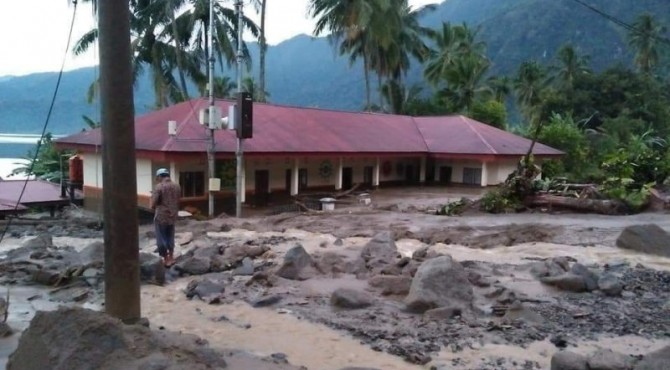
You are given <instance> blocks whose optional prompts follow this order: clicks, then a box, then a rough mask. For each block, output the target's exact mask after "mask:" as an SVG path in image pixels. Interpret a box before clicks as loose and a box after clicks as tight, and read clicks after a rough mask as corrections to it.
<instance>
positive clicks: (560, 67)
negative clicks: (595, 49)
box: [549, 44, 591, 90]
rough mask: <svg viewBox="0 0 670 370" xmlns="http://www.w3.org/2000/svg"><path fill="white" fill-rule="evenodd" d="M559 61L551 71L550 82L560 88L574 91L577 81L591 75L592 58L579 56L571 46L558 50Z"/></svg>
mask: <svg viewBox="0 0 670 370" xmlns="http://www.w3.org/2000/svg"><path fill="white" fill-rule="evenodd" d="M557 61H558V64H557V65H554V66H551V67H550V69H549V71H550V73H551V75H550V79H549V82H553V83H554V84H555V85H557V86H558V87H559V88H562V89H566V90H572V88H573V87H574V84H575V80H576V79H578V78H579V77H580V76H584V75H588V74H590V73H591V68H589V62H590V58H589V57H588V56H581V55H579V54H578V53H577V51H576V50H575V48H574V47H573V46H572V45H570V44H568V45H564V46H563V47H561V48H560V49H559V50H558V54H557Z"/></svg>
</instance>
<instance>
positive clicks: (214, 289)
mask: <svg viewBox="0 0 670 370" xmlns="http://www.w3.org/2000/svg"><path fill="white" fill-rule="evenodd" d="M225 290H226V288H225V286H224V284H223V283H221V282H217V281H213V280H210V279H203V280H193V281H191V282H190V283H188V286H187V287H186V291H185V293H186V298H188V299H192V298H194V297H198V298H200V299H201V300H203V301H205V302H207V303H209V304H215V303H221V299H222V298H223V293H224V292H225Z"/></svg>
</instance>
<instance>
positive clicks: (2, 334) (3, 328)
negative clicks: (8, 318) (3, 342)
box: [0, 322, 14, 338]
mask: <svg viewBox="0 0 670 370" xmlns="http://www.w3.org/2000/svg"><path fill="white" fill-rule="evenodd" d="M12 334H14V331H13V330H12V328H11V327H10V326H9V324H7V323H6V322H0V338H6V337H8V336H10V335H12Z"/></svg>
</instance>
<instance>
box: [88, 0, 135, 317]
mask: <svg viewBox="0 0 670 370" xmlns="http://www.w3.org/2000/svg"><path fill="white" fill-rule="evenodd" d="M98 7H99V8H98V9H99V10H98V14H99V26H98V27H99V32H100V39H99V44H100V102H101V109H100V110H101V115H100V116H101V120H102V137H103V139H104V145H103V146H102V171H103V172H102V174H103V179H102V180H103V182H102V186H103V190H102V197H103V199H102V200H103V217H104V242H105V311H106V312H107V313H108V314H110V315H112V316H114V317H117V318H119V319H121V320H123V321H125V322H134V321H137V320H138V319H139V318H140V315H141V312H140V266H139V235H138V221H137V173H136V171H137V169H136V162H135V121H134V120H135V117H134V116H135V111H134V105H133V78H132V66H131V51H130V9H129V1H128V0H105V1H99V2H98Z"/></svg>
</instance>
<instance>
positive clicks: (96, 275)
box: [81, 268, 104, 287]
mask: <svg viewBox="0 0 670 370" xmlns="http://www.w3.org/2000/svg"><path fill="white" fill-rule="evenodd" d="M81 276H82V277H83V278H84V280H86V283H87V284H88V285H90V286H92V287H96V286H98V284H100V283H101V282H102V279H103V277H104V271H102V269H98V268H87V269H86V270H84V272H83V273H82V274H81Z"/></svg>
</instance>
